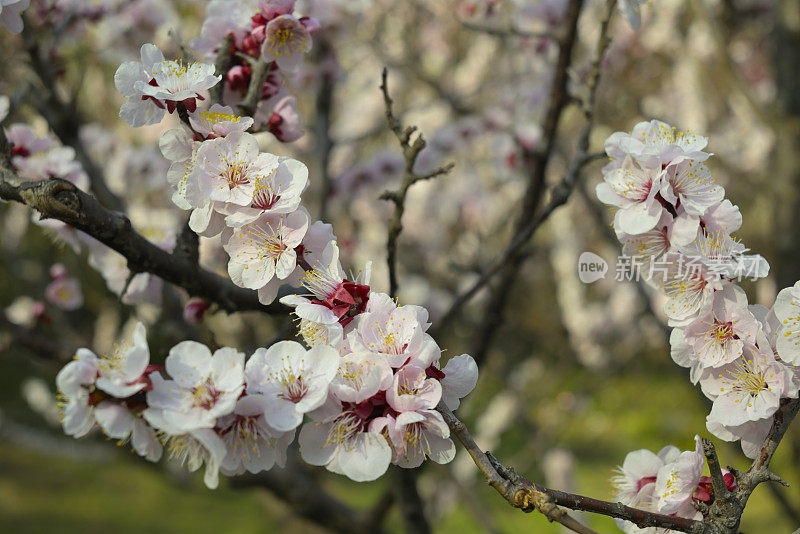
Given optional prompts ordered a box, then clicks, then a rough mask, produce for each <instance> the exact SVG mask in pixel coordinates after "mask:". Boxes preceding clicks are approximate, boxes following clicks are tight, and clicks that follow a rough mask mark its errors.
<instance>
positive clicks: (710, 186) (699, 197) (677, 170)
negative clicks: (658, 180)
mask: <svg viewBox="0 0 800 534" xmlns="http://www.w3.org/2000/svg"><path fill="white" fill-rule="evenodd" d="M660 193H661V196H662V198H663V199H664V200H666V201H667V202H669V203H670V204H672V205H673V206H678V205H680V206H682V207H683V208H684V210H685V211H686V213H688V214H689V215H697V216H700V215H703V214H705V213H706V212H707V211H708V209H709V208H710V207H711V206H714V205H716V204H718V203H719V202H721V201H722V200H723V198H724V197H725V190H724V189H723V188H722V187H721V186H719V185H717V183H716V180H715V179H714V177H713V176H712V175H711V171H710V170H709V168H708V167H707V166H706V165H705V164H703V163H701V162H699V161H693V160H685V161H681V162H680V163H677V164H675V165H670V166H669V167H667V168H666V169H665V171H664V181H663V182H662V185H661V191H660Z"/></svg>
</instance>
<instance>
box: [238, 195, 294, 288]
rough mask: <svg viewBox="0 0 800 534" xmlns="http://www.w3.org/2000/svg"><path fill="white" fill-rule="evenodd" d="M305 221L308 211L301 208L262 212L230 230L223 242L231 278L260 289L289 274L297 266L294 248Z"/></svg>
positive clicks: (248, 286) (240, 283)
mask: <svg viewBox="0 0 800 534" xmlns="http://www.w3.org/2000/svg"><path fill="white" fill-rule="evenodd" d="M308 223H309V216H308V212H306V211H305V209H304V208H301V209H299V210H297V211H295V212H293V213H289V214H287V215H265V216H263V217H261V218H259V219H258V220H256V221H255V222H253V223H250V224H246V225H244V226H242V227H240V228H236V229H234V230H232V232H231V236H230V237H229V238H228V240H227V242H226V243H225V245H224V246H225V251H226V252H227V253H228V255H229V256H230V258H231V261H230V263H229V265H228V272H229V274H230V275H231V280H233V282H234V283H235V284H237V285H239V286H241V287H247V288H250V289H260V288H262V287H264V286H265V285H266V284H267V283H269V282H270V281H272V280H273V279H277V280H285V279H286V278H288V277H289V276H290V275H292V273H294V272H295V268H296V267H297V253H296V252H295V248H296V247H298V246H299V245H300V243H301V242H302V240H303V237H304V236H305V233H306V230H307V228H308ZM276 291H277V290H276ZM273 298H274V297H273Z"/></svg>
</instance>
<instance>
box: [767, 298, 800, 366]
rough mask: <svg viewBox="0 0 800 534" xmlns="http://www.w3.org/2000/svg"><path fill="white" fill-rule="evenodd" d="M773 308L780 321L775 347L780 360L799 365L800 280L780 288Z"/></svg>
mask: <svg viewBox="0 0 800 534" xmlns="http://www.w3.org/2000/svg"><path fill="white" fill-rule="evenodd" d="M773 309H774V312H775V315H776V316H777V318H778V320H779V321H780V328H779V330H778V331H777V332H776V334H777V338H776V341H775V348H776V349H777V351H778V354H779V355H780V357H781V360H783V361H784V362H786V363H790V364H792V365H800V344H799V343H800V282H797V283H795V285H794V286H792V287H787V288H785V289H782V290H781V291H780V292H779V293H778V296H777V297H776V299H775V306H774V308H773Z"/></svg>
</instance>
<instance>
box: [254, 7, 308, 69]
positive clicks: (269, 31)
mask: <svg viewBox="0 0 800 534" xmlns="http://www.w3.org/2000/svg"><path fill="white" fill-rule="evenodd" d="M309 50H311V34H310V32H309V31H308V29H307V28H306V26H305V25H304V24H303V23H302V22H301V21H300V20H298V19H296V18H295V17H294V16H293V15H290V14H288V13H287V14H283V15H278V16H277V17H275V18H274V19H272V20H270V21H269V22H268V23H267V27H266V31H265V35H264V44H263V45H262V47H261V54H262V55H263V57H264V61H274V62H275V63H276V64H277V65H278V68H279V69H281V70H282V71H284V72H286V73H288V74H294V73H295V72H297V69H298V68H299V67H300V64H301V63H302V61H303V56H304V55H305V54H306V53H307V52H308V51H309Z"/></svg>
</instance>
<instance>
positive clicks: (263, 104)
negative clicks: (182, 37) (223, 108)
mask: <svg viewBox="0 0 800 534" xmlns="http://www.w3.org/2000/svg"><path fill="white" fill-rule="evenodd" d="M232 4H233V5H232ZM294 10H295V1H294V0H258V1H257V2H256V1H255V0H247V1H243V2H234V3H231V2H229V1H227V0H212V1H211V2H209V4H208V7H207V9H206V19H205V21H204V22H203V27H202V29H201V33H200V37H199V38H198V39H196V40H195V41H193V42H192V46H193V47H194V48H195V49H196V50H197V51H198V52H200V53H201V54H203V55H204V56H206V57H207V58H209V59H212V58H215V57H216V56H217V54H218V53H219V47H220V44H221V43H224V42H225V41H224V39H225V37H230V40H231V44H230V54H231V64H230V66H229V68H228V70H227V72H226V73H225V75H224V77H225V81H224V84H225V85H224V88H223V97H222V100H223V103H225V104H227V105H235V104H238V103H239V102H240V101H241V100H242V99H243V98H244V97H245V96H246V94H247V91H248V89H249V87H250V82H251V79H252V76H253V60H255V61H266V62H267V63H268V64H269V71H268V73H267V76H266V79H265V81H264V84H263V85H262V87H261V95H260V99H259V103H258V106H257V108H256V111H255V113H254V116H253V119H254V120H255V123H256V126H258V127H263V128H265V129H267V130H269V131H270V132H271V133H272V134H273V135H275V137H277V138H278V140H279V141H282V142H286V143H290V142H292V141H296V140H297V139H299V138H300V137H301V136H302V135H303V124H302V118H301V117H300V114H299V112H298V111H297V105H296V104H297V102H296V99H295V97H293V96H291V95H290V94H289V93H288V92H287V91H286V89H285V81H286V78H287V77H292V76H294V75H296V74H297V73H298V70H299V68H300V66H301V65H302V63H303V59H304V57H305V55H306V54H307V53H308V52H309V51H310V50H311V43H312V39H311V38H312V35H313V34H314V33H315V32H316V31H317V30H319V27H320V24H319V22H318V21H317V20H316V19H315V18H313V17H298V16H297V15H295V14H294ZM251 58H252V59H251Z"/></svg>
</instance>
